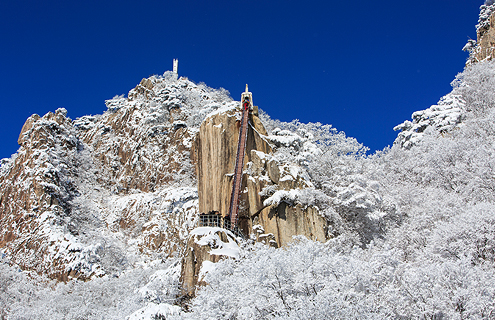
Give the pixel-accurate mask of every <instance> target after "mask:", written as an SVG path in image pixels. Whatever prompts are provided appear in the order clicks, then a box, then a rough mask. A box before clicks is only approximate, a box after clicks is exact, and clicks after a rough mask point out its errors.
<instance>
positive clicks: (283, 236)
mask: <svg viewBox="0 0 495 320" xmlns="http://www.w3.org/2000/svg"><path fill="white" fill-rule="evenodd" d="M239 112H240V111H239V110H237V109H229V110H224V111H222V112H218V113H216V114H214V115H211V116H210V117H208V118H207V119H205V121H204V122H203V123H202V125H201V128H200V131H199V134H198V136H197V138H196V142H195V147H196V152H195V154H196V158H197V161H196V168H197V173H198V196H199V211H200V212H204V213H208V212H211V211H218V212H220V213H221V214H222V215H223V216H226V215H228V211H229V204H230V197H231V190H232V179H231V176H232V173H233V170H234V165H235V157H236V153H237V141H238V135H239V125H238V116H237V115H238V114H239ZM250 121H251V126H250V127H249V131H248V139H247V146H246V159H245V162H244V163H245V168H244V169H245V174H244V176H243V182H242V190H244V191H243V194H242V196H241V201H240V210H239V227H240V229H241V230H242V231H243V233H244V234H246V235H248V234H251V233H254V231H255V230H254V229H253V228H255V227H257V228H258V229H257V230H258V231H259V230H265V231H266V232H267V233H266V234H261V236H262V238H266V237H268V238H270V239H272V240H273V241H275V242H276V246H283V245H285V244H287V243H289V242H290V241H292V237H293V236H295V235H304V236H306V237H308V238H310V239H313V240H320V241H325V240H326V239H327V236H326V234H327V232H326V230H327V226H326V220H325V218H323V217H322V216H320V215H319V213H318V210H317V209H316V208H314V207H311V206H303V205H300V204H296V203H293V202H291V201H289V199H285V201H284V198H283V196H281V197H280V199H279V200H281V201H276V203H274V202H273V201H270V196H272V195H274V194H277V192H279V193H278V194H280V193H281V192H282V193H283V192H285V193H287V194H288V193H290V192H292V193H293V194H294V193H297V192H298V190H301V189H305V188H309V187H312V184H311V182H310V181H309V177H308V176H307V175H305V174H304V172H305V171H304V170H303V169H302V168H301V167H299V166H297V165H294V164H287V163H279V161H278V160H277V159H276V158H275V157H273V156H271V155H270V154H271V153H272V151H273V149H274V148H276V147H277V144H278V143H279V142H280V141H292V140H291V139H292V138H293V137H288V136H284V135H283V134H284V133H282V135H281V136H277V137H275V138H274V137H270V136H267V132H266V130H265V128H264V126H263V124H262V123H261V121H260V119H259V118H258V117H257V116H255V115H251V119H250ZM278 194H277V195H278ZM267 200H268V202H267ZM255 229H256V228H255Z"/></svg>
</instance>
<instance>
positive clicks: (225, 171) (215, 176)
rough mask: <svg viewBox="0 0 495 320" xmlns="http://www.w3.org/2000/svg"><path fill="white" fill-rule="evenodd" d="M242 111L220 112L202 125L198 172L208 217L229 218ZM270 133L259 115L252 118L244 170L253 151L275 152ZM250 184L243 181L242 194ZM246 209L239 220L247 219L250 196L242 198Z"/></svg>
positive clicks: (202, 204) (201, 201)
mask: <svg viewBox="0 0 495 320" xmlns="http://www.w3.org/2000/svg"><path fill="white" fill-rule="evenodd" d="M239 115H240V110H238V109H237V108H235V107H234V108H230V109H226V110H223V111H222V112H217V113H215V114H213V115H211V116H209V117H208V118H206V119H205V120H204V121H203V123H202V124H201V127H200V130H199V134H198V135H197V137H196V140H195V149H196V158H197V161H196V168H197V173H198V195H199V211H200V212H204V213H208V212H211V211H218V212H220V213H221V214H222V215H223V216H226V215H228V212H229V205H230V203H229V201H230V194H231V190H232V175H233V173H234V166H235V161H236V155H237V142H238V139H239V126H240V121H239V120H240V119H239ZM264 135H266V130H265V128H264V127H263V124H262V123H261V121H260V120H259V118H258V117H257V116H256V115H253V114H251V115H250V125H249V128H248V138H247V144H246V158H245V160H244V163H245V165H244V169H245V170H246V169H247V167H248V163H250V162H251V161H252V153H251V150H259V151H262V152H264V153H270V152H271V150H272V148H271V146H270V144H269V143H268V142H267V141H266V139H264V137H263V136H264ZM246 186H247V181H246V180H245V179H243V184H242V190H245V188H246ZM241 203H242V204H243V205H242V209H241V210H240V214H239V216H240V217H239V219H240V220H242V219H243V218H245V217H246V216H247V212H249V211H250V210H253V209H250V208H249V205H250V202H249V201H247V194H246V193H245V192H244V193H243V195H242V196H241Z"/></svg>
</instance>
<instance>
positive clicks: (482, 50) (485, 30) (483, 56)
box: [464, 3, 495, 64]
mask: <svg viewBox="0 0 495 320" xmlns="http://www.w3.org/2000/svg"><path fill="white" fill-rule="evenodd" d="M476 37H477V41H474V40H470V41H468V43H467V44H466V46H465V47H464V50H465V51H469V53H470V55H469V60H468V64H470V63H476V62H479V61H483V60H492V59H493V58H494V57H495V4H489V3H485V4H484V5H482V6H481V7H480V15H479V18H478V24H477V25H476Z"/></svg>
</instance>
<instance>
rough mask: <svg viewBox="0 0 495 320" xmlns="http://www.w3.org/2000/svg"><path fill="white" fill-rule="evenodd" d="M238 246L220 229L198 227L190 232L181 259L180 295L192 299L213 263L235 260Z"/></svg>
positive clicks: (233, 238)
mask: <svg viewBox="0 0 495 320" xmlns="http://www.w3.org/2000/svg"><path fill="white" fill-rule="evenodd" d="M238 254H239V246H238V244H237V240H236V239H235V237H234V235H233V234H232V233H231V232H229V231H227V230H225V229H221V228H209V227H200V228H196V229H194V230H193V231H191V235H190V237H189V240H188V243H187V249H186V252H185V253H184V256H183V258H182V269H181V279H180V281H181V283H182V294H183V295H184V296H188V297H192V296H194V293H195V291H196V287H197V286H198V285H204V284H205V281H204V275H205V274H206V273H207V272H208V271H209V270H211V269H212V268H214V266H213V263H215V262H218V261H220V260H221V259H224V258H227V257H230V258H237V257H238Z"/></svg>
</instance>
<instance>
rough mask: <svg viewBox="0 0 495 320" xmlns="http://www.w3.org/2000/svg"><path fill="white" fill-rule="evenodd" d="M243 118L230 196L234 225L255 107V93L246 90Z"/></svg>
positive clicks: (231, 218) (242, 98) (234, 224)
mask: <svg viewBox="0 0 495 320" xmlns="http://www.w3.org/2000/svg"><path fill="white" fill-rule="evenodd" d="M241 106H242V118H241V127H240V129H239V141H238V143H237V157H236V160H235V171H234V183H233V185H232V195H231V197H230V209H229V217H230V221H231V224H232V226H233V227H237V222H238V213H239V199H240V195H241V186H242V169H243V167H244V156H245V155H246V140H247V132H248V122H249V121H248V120H249V112H250V111H251V110H252V109H253V95H252V93H251V92H249V91H248V86H247V84H246V91H245V92H243V93H242V95H241Z"/></svg>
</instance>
